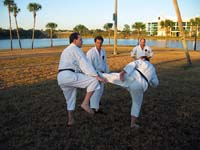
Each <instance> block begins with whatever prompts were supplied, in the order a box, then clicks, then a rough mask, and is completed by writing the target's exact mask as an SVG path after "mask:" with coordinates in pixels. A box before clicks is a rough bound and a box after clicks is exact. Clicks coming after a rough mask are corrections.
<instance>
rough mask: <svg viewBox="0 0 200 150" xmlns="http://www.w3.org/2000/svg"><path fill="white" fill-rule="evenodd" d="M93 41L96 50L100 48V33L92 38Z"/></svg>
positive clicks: (101, 38)
mask: <svg viewBox="0 0 200 150" xmlns="http://www.w3.org/2000/svg"><path fill="white" fill-rule="evenodd" d="M94 43H95V46H96V48H97V50H101V46H102V44H103V37H102V36H100V35H98V36H96V37H95V38H94Z"/></svg>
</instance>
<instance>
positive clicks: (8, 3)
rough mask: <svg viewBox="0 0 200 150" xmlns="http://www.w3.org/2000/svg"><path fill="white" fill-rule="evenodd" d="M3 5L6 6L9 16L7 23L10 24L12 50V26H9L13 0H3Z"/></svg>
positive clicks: (11, 47) (11, 46)
mask: <svg viewBox="0 0 200 150" xmlns="http://www.w3.org/2000/svg"><path fill="white" fill-rule="evenodd" d="M3 3H4V6H7V7H8V16H9V25H10V49H11V50H13V45H12V26H11V16H10V12H11V7H12V5H14V0H4V2H3Z"/></svg>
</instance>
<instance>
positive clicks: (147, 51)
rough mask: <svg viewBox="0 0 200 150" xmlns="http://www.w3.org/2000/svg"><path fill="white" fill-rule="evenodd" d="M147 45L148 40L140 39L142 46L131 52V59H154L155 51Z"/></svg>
mask: <svg viewBox="0 0 200 150" xmlns="http://www.w3.org/2000/svg"><path fill="white" fill-rule="evenodd" d="M145 44H146V40H145V39H144V38H142V39H140V44H139V45H138V46H136V47H134V48H133V50H132V51H131V57H133V58H135V60H137V59H139V58H140V56H142V55H144V56H147V57H148V59H150V58H152V57H153V51H152V49H151V48H150V47H149V46H147V45H145Z"/></svg>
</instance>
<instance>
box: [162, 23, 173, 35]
mask: <svg viewBox="0 0 200 150" xmlns="http://www.w3.org/2000/svg"><path fill="white" fill-rule="evenodd" d="M173 25H174V22H173V21H172V20H169V19H166V20H165V21H161V22H160V26H161V28H165V33H166V35H165V36H168V35H169V34H170V33H171V28H172V27H173Z"/></svg>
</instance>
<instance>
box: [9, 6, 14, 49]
mask: <svg viewBox="0 0 200 150" xmlns="http://www.w3.org/2000/svg"><path fill="white" fill-rule="evenodd" d="M8 15H9V24H10V49H11V50H13V44H12V26H11V16H10V5H9V6H8Z"/></svg>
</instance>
